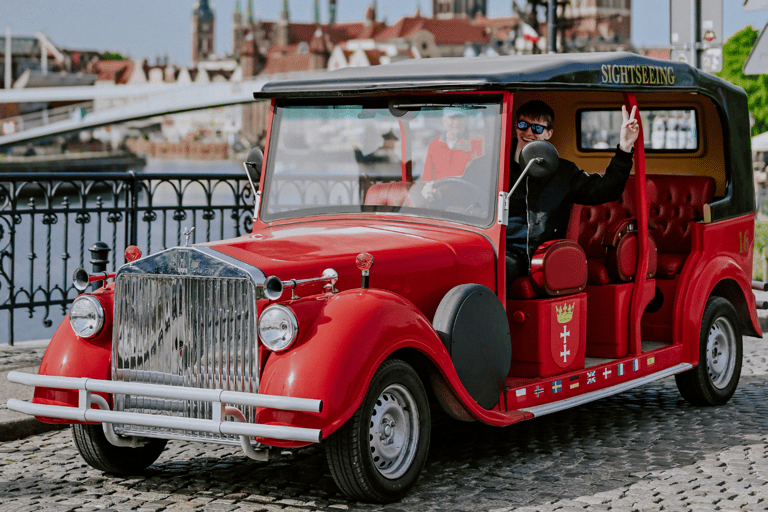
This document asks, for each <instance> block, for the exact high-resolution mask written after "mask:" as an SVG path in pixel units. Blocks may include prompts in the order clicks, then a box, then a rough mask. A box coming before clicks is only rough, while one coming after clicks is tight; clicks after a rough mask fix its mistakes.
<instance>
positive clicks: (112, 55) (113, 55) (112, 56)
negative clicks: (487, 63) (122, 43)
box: [101, 51, 125, 60]
mask: <svg viewBox="0 0 768 512" xmlns="http://www.w3.org/2000/svg"><path fill="white" fill-rule="evenodd" d="M101 58H102V59H103V60H125V57H123V56H122V55H120V54H119V53H117V52H110V51H106V52H104V53H103V54H101Z"/></svg>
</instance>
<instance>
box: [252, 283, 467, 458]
mask: <svg viewBox="0 0 768 512" xmlns="http://www.w3.org/2000/svg"><path fill="white" fill-rule="evenodd" d="M299 328H300V329H301V330H303V331H304V332H303V333H301V334H300V337H301V341H300V342H298V343H297V344H296V345H295V346H294V347H292V348H291V349H290V350H287V351H285V352H282V353H279V352H278V353H272V354H271V355H270V356H269V358H268V359H267V363H266V365H265V368H264V372H263V374H262V377H261V381H260V384H259V392H260V393H264V394H268V395H279V396H291V397H302V398H314V399H319V400H322V401H323V410H322V411H321V412H320V413H303V412H292V411H278V410H275V409H260V410H259V411H258V414H257V418H258V422H259V423H265V424H277V425H294V426H301V427H305V428H318V429H321V430H322V432H323V437H327V436H328V435H329V434H331V433H332V432H334V431H335V430H336V429H338V428H339V427H340V426H341V425H342V424H344V422H345V421H347V419H349V418H350V417H351V416H352V414H354V412H355V410H357V408H358V407H359V406H360V403H361V402H362V400H363V397H364V396H365V393H366V391H367V389H368V385H369V384H370V382H371V379H372V378H373V374H374V373H375V371H376V369H377V368H378V367H379V366H380V365H381V363H382V362H383V361H384V360H385V359H386V358H387V357H388V356H389V355H390V354H392V353H393V352H396V351H398V350H401V349H405V348H412V349H415V350H417V351H419V352H421V353H422V354H424V355H425V356H426V357H427V358H429V359H430V360H431V361H432V362H433V363H434V364H435V365H436V366H437V367H439V370H440V371H441V373H443V374H444V376H445V377H446V378H447V380H449V382H450V383H451V385H452V387H455V385H456V384H458V377H457V376H456V372H455V370H454V368H453V365H452V363H451V360H450V357H449V356H448V352H447V351H446V349H445V346H444V345H443V343H442V341H441V340H440V338H439V337H438V336H437V333H436V332H435V330H434V329H433V328H432V324H431V323H430V322H429V320H427V318H425V317H424V315H422V314H421V312H420V311H419V310H417V309H416V307H415V306H414V305H413V304H411V303H410V302H409V301H407V300H406V299H404V298H403V297H401V296H399V295H396V294H394V293H391V292H387V291H383V290H374V289H357V290H349V291H345V292H341V293H339V294H336V295H334V296H333V297H331V298H330V299H328V300H327V302H326V303H325V304H324V305H323V306H322V307H321V311H320V312H319V313H318V315H317V317H316V318H315V320H314V322H313V323H312V325H308V326H305V325H303V324H302V325H300V327H299ZM426 384H427V383H426V382H425V385H426ZM459 385H460V384H459ZM465 394H466V392H465ZM260 441H262V442H265V443H267V444H270V445H274V446H297V445H298V444H296V443H291V442H286V441H279V440H274V439H269V440H265V439H260Z"/></svg>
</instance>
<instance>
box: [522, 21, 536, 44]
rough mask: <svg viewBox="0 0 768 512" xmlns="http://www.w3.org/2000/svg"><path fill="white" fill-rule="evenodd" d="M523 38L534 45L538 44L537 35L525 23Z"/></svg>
mask: <svg viewBox="0 0 768 512" xmlns="http://www.w3.org/2000/svg"><path fill="white" fill-rule="evenodd" d="M523 37H524V38H525V39H526V40H528V41H530V42H532V43H533V44H536V43H538V42H539V33H538V32H536V31H535V30H534V29H533V27H532V26H530V25H528V24H527V23H523Z"/></svg>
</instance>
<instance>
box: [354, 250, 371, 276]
mask: <svg viewBox="0 0 768 512" xmlns="http://www.w3.org/2000/svg"><path fill="white" fill-rule="evenodd" d="M355 266H357V268H358V269H359V270H362V271H366V270H370V269H371V267H372V266H373V256H372V255H370V254H368V253H367V252H361V253H360V254H358V255H357V258H355Z"/></svg>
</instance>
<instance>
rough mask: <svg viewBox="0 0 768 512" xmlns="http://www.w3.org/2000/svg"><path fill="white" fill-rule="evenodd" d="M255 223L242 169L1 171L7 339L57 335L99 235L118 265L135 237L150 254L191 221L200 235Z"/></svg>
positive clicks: (2, 311) (219, 235) (235, 232)
mask: <svg viewBox="0 0 768 512" xmlns="http://www.w3.org/2000/svg"><path fill="white" fill-rule="evenodd" d="M252 221H253V191H252V190H251V188H250V185H249V184H248V180H247V178H246V177H245V174H244V173H206V174H203V173H195V174H185V175H183V176H180V175H179V174H174V173H153V172H142V173H134V172H131V171H129V172H98V173H4V174H0V325H3V324H5V325H7V328H6V329H2V328H0V343H9V344H13V342H14V339H15V338H16V337H17V336H18V335H19V334H20V333H22V332H23V333H24V339H27V340H28V339H43V338H49V337H50V336H51V335H52V334H53V331H52V328H55V324H58V323H59V322H60V321H61V319H62V318H63V316H64V315H65V314H66V311H67V306H68V304H69V303H70V302H71V301H72V300H73V299H74V298H75V297H76V296H77V293H78V292H77V291H76V290H75V288H74V286H73V284H72V274H73V272H74V269H75V268H77V267H84V268H86V269H88V270H90V269H91V264H90V261H89V256H90V255H89V253H88V251H87V248H89V247H91V246H92V245H93V244H95V243H96V242H97V241H104V242H106V243H107V244H108V245H109V246H110V247H111V251H110V254H109V260H110V264H109V265H108V267H110V268H113V269H114V268H117V267H118V266H119V265H122V264H123V263H124V256H123V254H124V252H125V248H126V247H127V246H128V245H137V246H139V247H140V248H141V250H142V252H143V253H144V254H150V253H152V252H157V251H159V250H162V249H165V248H167V247H172V246H174V245H181V242H182V232H183V230H184V229H185V228H191V227H194V228H196V229H195V230H194V232H193V234H192V236H191V239H190V242H191V243H192V242H198V241H210V240H219V239H223V238H229V237H233V236H239V235H241V234H244V233H248V232H250V231H251V225H252ZM21 312H26V315H23V314H20V313H21ZM3 317H5V318H6V319H7V321H3V320H4V319H3ZM3 331H5V332H3ZM3 338H5V340H4V339H3Z"/></svg>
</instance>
